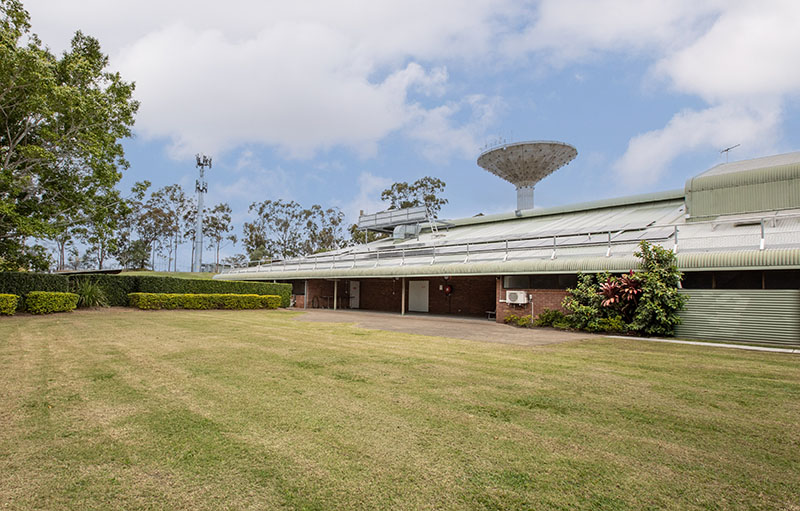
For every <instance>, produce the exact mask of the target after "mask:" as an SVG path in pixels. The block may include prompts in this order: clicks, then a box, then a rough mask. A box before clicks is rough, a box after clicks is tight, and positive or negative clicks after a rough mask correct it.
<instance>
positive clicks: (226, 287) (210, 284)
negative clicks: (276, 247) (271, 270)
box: [137, 276, 292, 307]
mask: <svg viewBox="0 0 800 511" xmlns="http://www.w3.org/2000/svg"><path fill="white" fill-rule="evenodd" d="M138 278H139V289H138V290H137V291H138V292H140V293H176V294H237V295H244V294H253V295H277V296H280V297H281V307H288V306H289V301H290V299H291V294H292V285H291V284H273V283H272V282H243V281H236V280H210V279H180V278H175V277H155V276H141V277H138Z"/></svg>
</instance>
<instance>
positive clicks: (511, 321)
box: [503, 314, 532, 328]
mask: <svg viewBox="0 0 800 511" xmlns="http://www.w3.org/2000/svg"><path fill="white" fill-rule="evenodd" d="M503 322H505V324H507V325H514V326H519V327H522V328H530V326H531V323H532V322H531V317H530V316H517V315H515V314H509V315H508V316H506V317H505V319H503Z"/></svg>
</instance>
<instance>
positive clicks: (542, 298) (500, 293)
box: [496, 278, 567, 323]
mask: <svg viewBox="0 0 800 511" xmlns="http://www.w3.org/2000/svg"><path fill="white" fill-rule="evenodd" d="M496 286H497V316H496V318H497V322H498V323H502V322H503V320H504V319H505V317H506V316H507V315H509V314H516V315H517V316H528V315H530V313H531V304H530V303H526V304H525V305H516V304H513V303H501V302H500V300H505V298H506V290H505V289H503V279H502V278H500V279H497V284H496ZM515 291H517V290H516V289H515ZM519 291H525V292H526V293H528V294H529V295H533V298H532V299H531V302H533V315H534V317H535V316H537V315H538V314H539V313H540V312H541V311H542V310H543V309H556V310H562V311H563V310H564V308H563V307H561V302H562V301H563V300H564V297H565V296H567V291H566V290H565V289H520V290H519ZM565 312H566V311H565Z"/></svg>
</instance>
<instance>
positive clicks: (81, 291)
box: [73, 280, 108, 307]
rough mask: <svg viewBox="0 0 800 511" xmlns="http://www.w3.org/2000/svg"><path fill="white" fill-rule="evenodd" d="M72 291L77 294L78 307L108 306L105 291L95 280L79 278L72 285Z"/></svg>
mask: <svg viewBox="0 0 800 511" xmlns="http://www.w3.org/2000/svg"><path fill="white" fill-rule="evenodd" d="M73 291H75V294H77V295H78V306H79V307H108V298H106V293H105V291H104V290H103V288H102V287H101V286H100V284H99V283H97V282H92V281H91V280H80V281H78V282H77V283H76V284H75V285H74V286H73Z"/></svg>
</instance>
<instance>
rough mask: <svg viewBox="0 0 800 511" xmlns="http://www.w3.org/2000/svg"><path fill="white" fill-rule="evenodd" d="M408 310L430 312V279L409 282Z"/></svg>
mask: <svg viewBox="0 0 800 511" xmlns="http://www.w3.org/2000/svg"><path fill="white" fill-rule="evenodd" d="M408 310H409V311H411V312H428V281H427V280H410V281H409V282H408Z"/></svg>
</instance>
